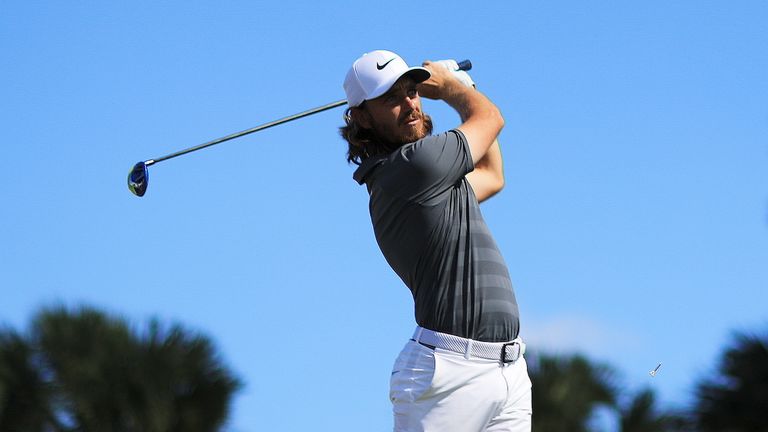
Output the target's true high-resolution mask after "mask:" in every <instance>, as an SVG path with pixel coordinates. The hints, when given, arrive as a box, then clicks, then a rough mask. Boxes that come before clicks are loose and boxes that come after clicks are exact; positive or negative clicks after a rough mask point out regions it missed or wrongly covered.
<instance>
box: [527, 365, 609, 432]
mask: <svg viewBox="0 0 768 432" xmlns="http://www.w3.org/2000/svg"><path fill="white" fill-rule="evenodd" d="M533 363H534V366H533V367H531V369H530V371H529V373H530V376H531V381H532V382H533V424H534V427H535V429H536V430H537V431H546V432H560V431H563V432H566V431H568V432H580V431H587V430H588V421H589V419H590V417H591V414H592V412H593V410H594V409H595V408H596V407H597V406H599V405H601V404H602V405H608V406H613V405H614V404H615V394H616V389H615V388H614V386H613V384H612V381H613V376H614V372H613V371H612V370H611V368H609V367H608V366H605V365H596V364H593V363H591V362H590V361H588V360H587V359H586V358H585V357H582V356H580V355H575V356H571V357H551V356H546V355H542V356H540V357H538V361H535V362H533Z"/></svg>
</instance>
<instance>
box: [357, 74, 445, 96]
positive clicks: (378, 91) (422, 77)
mask: <svg viewBox="0 0 768 432" xmlns="http://www.w3.org/2000/svg"><path fill="white" fill-rule="evenodd" d="M405 76H407V77H409V78H411V79H413V80H414V81H415V82H416V84H418V83H420V82H424V81H426V80H428V79H429V77H431V76H432V74H431V73H430V72H429V70H427V69H425V68H423V67H421V66H416V67H412V68H408V70H406V71H405V72H403V73H402V74H400V76H398V77H397V78H395V79H393V80H392V81H391V82H387V83H384V84H383V85H382V86H381V87H379V88H378V89H376V91H373V92H371V95H370V96H369V97H368V98H366V99H365V100H371V99H376V98H377V97H380V96H382V95H383V94H384V93H386V92H388V91H389V89H391V88H392V86H393V85H395V83H396V82H398V81H400V79H402V78H403V77H405ZM361 103H362V102H361Z"/></svg>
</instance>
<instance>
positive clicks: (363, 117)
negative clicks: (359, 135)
mask: <svg viewBox="0 0 768 432" xmlns="http://www.w3.org/2000/svg"><path fill="white" fill-rule="evenodd" d="M349 115H350V116H352V120H353V121H354V122H355V123H357V124H359V125H360V127H363V128H365V129H371V113H369V112H368V110H366V109H364V108H360V107H355V108H352V110H350V112H349Z"/></svg>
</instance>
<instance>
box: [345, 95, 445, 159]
mask: <svg viewBox="0 0 768 432" xmlns="http://www.w3.org/2000/svg"><path fill="white" fill-rule="evenodd" d="M363 104H365V102H363ZM355 109H363V105H360V106H359V107H354V108H347V110H346V111H345V112H344V123H346V125H345V126H342V127H340V128H339V133H340V134H341V137H342V138H344V139H345V140H346V141H347V143H348V144H349V148H348V150H347V163H353V164H355V165H360V164H361V163H362V162H363V161H364V160H365V159H368V158H369V157H371V156H379V155H388V154H390V153H392V152H393V151H395V150H397V149H398V148H400V146H402V145H403V143H393V142H391V141H389V140H387V139H386V138H384V137H382V136H381V135H380V134H378V133H377V132H376V131H375V130H373V129H367V128H364V127H362V126H361V125H360V124H358V123H357V122H356V121H355V120H354V119H353V118H352V110H355ZM423 115H424V126H426V128H427V135H429V134H431V133H432V119H431V118H430V117H429V116H428V115H426V114H423Z"/></svg>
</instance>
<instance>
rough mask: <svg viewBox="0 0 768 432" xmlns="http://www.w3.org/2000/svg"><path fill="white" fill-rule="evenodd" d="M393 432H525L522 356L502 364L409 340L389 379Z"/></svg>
mask: <svg viewBox="0 0 768 432" xmlns="http://www.w3.org/2000/svg"><path fill="white" fill-rule="evenodd" d="M389 394H390V400H391V401H392V408H393V412H394V420H395V427H394V430H395V432H480V431H485V432H502V431H504V432H523V431H525V432H530V430H531V415H532V407H531V380H530V379H529V378H528V367H527V365H526V363H525V359H524V358H523V356H520V358H519V359H518V360H517V361H515V362H513V363H501V362H500V361H499V360H488V359H483V358H477V357H470V358H468V359H467V358H465V355H464V354H460V353H456V352H453V351H449V350H446V349H442V348H436V349H434V350H433V349H431V348H429V347H426V346H424V345H421V344H419V343H417V342H415V341H413V340H410V341H408V343H407V344H406V345H405V347H404V348H403V350H402V351H401V352H400V355H399V356H398V358H397V360H396V361H395V365H394V367H393V369H392V377H391V378H390V393H389Z"/></svg>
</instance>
